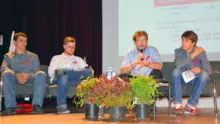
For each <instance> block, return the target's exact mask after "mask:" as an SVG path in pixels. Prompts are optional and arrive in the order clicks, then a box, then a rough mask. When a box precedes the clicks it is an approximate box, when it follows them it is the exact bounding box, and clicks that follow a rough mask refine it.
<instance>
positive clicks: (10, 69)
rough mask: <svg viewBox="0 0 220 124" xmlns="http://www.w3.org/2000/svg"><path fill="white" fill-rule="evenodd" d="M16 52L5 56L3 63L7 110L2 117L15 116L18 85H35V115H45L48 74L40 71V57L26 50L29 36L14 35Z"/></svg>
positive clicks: (22, 34)
mask: <svg viewBox="0 0 220 124" xmlns="http://www.w3.org/2000/svg"><path fill="white" fill-rule="evenodd" d="M14 45H15V52H9V53H7V54H5V56H4V60H3V62H2V68H1V72H3V73H2V81H3V93H4V98H5V101H4V104H5V108H6V110H5V111H4V112H3V113H2V115H13V114H16V113H15V107H16V95H15V87H16V84H20V85H24V84H33V86H34V89H33V90H34V91H33V95H34V96H33V101H32V104H33V111H32V113H33V114H43V113H44V112H43V110H42V108H41V107H42V104H43V100H44V90H45V87H46V74H45V73H44V72H42V71H39V69H40V62H39V59H38V56H37V55H36V54H34V53H31V52H29V51H27V50H26V45H27V36H26V34H24V33H22V32H19V33H16V34H15V35H14Z"/></svg>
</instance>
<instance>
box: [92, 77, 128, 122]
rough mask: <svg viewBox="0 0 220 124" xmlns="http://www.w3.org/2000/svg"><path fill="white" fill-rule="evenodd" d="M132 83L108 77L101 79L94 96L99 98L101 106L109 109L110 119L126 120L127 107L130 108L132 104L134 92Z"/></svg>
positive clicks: (95, 88)
mask: <svg viewBox="0 0 220 124" xmlns="http://www.w3.org/2000/svg"><path fill="white" fill-rule="evenodd" d="M130 88H131V85H130V83H128V82H126V81H124V80H121V79H120V78H118V77H116V76H115V77H113V78H111V80H109V79H108V78H107V76H106V75H102V76H101V77H100V78H99V83H98V85H96V87H94V94H96V95H97V96H98V95H99V96H98V97H99V98H98V99H99V101H100V104H102V105H103V106H104V107H109V112H110V119H111V120H113V121H120V120H124V119H125V114H126V107H128V108H129V107H130V105H131V102H132V92H131V90H130Z"/></svg>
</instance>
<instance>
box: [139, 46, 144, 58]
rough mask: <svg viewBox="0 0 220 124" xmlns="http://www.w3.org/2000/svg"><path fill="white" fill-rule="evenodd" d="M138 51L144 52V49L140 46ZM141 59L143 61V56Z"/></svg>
mask: <svg viewBox="0 0 220 124" xmlns="http://www.w3.org/2000/svg"><path fill="white" fill-rule="evenodd" d="M140 52H141V53H143V52H144V49H143V48H142V47H141V48H140ZM141 61H144V58H141Z"/></svg>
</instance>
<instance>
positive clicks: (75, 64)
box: [48, 53, 88, 83]
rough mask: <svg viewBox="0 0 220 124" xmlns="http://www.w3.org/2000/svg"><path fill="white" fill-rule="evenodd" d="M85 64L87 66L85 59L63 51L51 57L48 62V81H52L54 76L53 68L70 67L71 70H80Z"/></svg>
mask: <svg viewBox="0 0 220 124" xmlns="http://www.w3.org/2000/svg"><path fill="white" fill-rule="evenodd" d="M86 66H88V65H87V64H86V63H85V61H84V60H83V59H82V58H80V57H78V56H74V55H72V56H67V55H65V54H64V53H62V54H61V55H56V56H54V57H53V58H52V60H51V62H50V66H49V68H48V74H49V76H50V81H51V83H52V81H53V79H54V77H55V70H56V69H62V68H65V69H72V70H76V71H78V70H82V69H84V68H85V67H86Z"/></svg>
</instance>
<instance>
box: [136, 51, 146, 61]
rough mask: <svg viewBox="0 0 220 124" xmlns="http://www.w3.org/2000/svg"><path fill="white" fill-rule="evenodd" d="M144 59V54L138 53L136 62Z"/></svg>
mask: <svg viewBox="0 0 220 124" xmlns="http://www.w3.org/2000/svg"><path fill="white" fill-rule="evenodd" d="M142 58H144V53H141V52H139V53H138V58H137V60H136V61H141V59H142Z"/></svg>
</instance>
